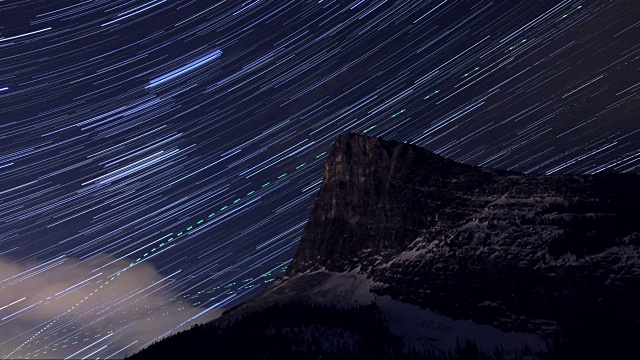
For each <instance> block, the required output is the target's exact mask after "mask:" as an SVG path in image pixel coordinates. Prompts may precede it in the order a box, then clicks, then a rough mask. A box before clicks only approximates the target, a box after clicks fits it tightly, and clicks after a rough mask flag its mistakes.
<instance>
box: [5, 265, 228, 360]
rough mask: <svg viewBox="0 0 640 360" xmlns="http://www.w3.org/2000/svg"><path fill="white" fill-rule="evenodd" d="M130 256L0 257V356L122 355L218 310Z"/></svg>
mask: <svg viewBox="0 0 640 360" xmlns="http://www.w3.org/2000/svg"><path fill="white" fill-rule="evenodd" d="M131 263H132V261H131V259H122V260H117V261H116V260H115V258H113V257H112V256H110V255H105V254H102V255H99V256H96V257H93V258H91V259H87V260H83V261H80V260H78V259H75V258H59V259H54V260H53V261H49V262H47V263H15V262H12V261H11V260H10V259H8V258H6V257H1V256H0V334H1V335H0V357H2V358H5V357H8V358H18V357H23V358H24V357H29V358H66V357H73V358H83V357H91V358H97V357H100V358H104V357H111V358H122V357H124V356H125V354H127V353H128V354H129V355H130V354H132V353H134V352H136V351H138V350H139V349H140V348H141V347H142V346H144V345H146V344H148V343H149V342H151V341H153V340H155V339H157V338H158V337H162V336H164V335H166V333H167V331H170V330H171V329H173V331H178V330H182V329H186V328H189V327H190V326H191V325H193V324H195V323H201V322H205V321H209V320H211V319H213V318H215V317H216V316H217V315H218V313H219V311H216V312H204V313H203V311H204V310H205V309H204V308H196V307H193V306H192V305H190V304H189V303H187V302H184V301H181V299H180V298H178V297H177V294H176V293H175V292H173V291H172V290H171V283H172V282H173V279H172V277H171V276H167V275H162V274H160V273H158V272H157V271H156V269H155V268H154V266H153V265H152V264H150V263H147V262H143V263H138V264H136V265H135V266H133V267H129V265H130V264H131ZM123 269H126V270H125V271H122V270H123ZM118 273H119V275H117V274H118ZM176 275H177V276H179V274H176ZM176 275H174V276H176ZM199 314H200V315H199ZM194 317H195V319H192V318H194ZM190 319H191V320H190ZM181 324H182V325H181Z"/></svg>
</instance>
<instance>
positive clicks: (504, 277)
mask: <svg viewBox="0 0 640 360" xmlns="http://www.w3.org/2000/svg"><path fill="white" fill-rule="evenodd" d="M639 219H640V176H637V175H626V174H597V175H592V176H542V175H523V174H519V173H513V172H506V171H498V170H491V169H482V168H478V167H473V166H470V165H464V164H459V163H456V162H454V161H451V160H448V159H444V158H442V157H440V156H438V155H435V154H433V153H431V152H429V151H427V150H425V149H422V148H419V147H416V146H413V145H409V144H404V143H398V142H393V141H384V140H381V139H377V138H372V137H365V136H361V135H356V134H347V135H342V136H340V137H339V138H338V139H337V141H336V143H335V145H334V147H333V149H332V150H331V152H330V155H329V157H328V159H327V163H326V167H325V172H324V181H323V184H322V187H321V189H320V192H319V194H318V197H317V198H316V200H315V203H314V205H313V209H312V212H311V215H310V218H309V222H308V224H307V226H306V228H305V230H304V233H303V236H302V239H301V242H300V246H299V248H298V251H297V253H296V255H295V257H294V260H293V262H292V264H291V266H290V267H289V269H288V275H290V276H291V275H295V274H300V273H302V272H305V271H308V270H317V269H320V268H323V269H326V270H328V271H331V272H345V271H349V270H353V269H355V268H358V271H359V272H360V274H363V275H364V276H366V277H367V278H369V279H371V280H372V281H374V282H375V283H376V286H374V287H373V288H372V291H373V292H374V293H375V294H377V295H389V296H391V297H392V298H394V299H397V300H400V301H403V302H406V303H410V304H415V305H419V306H422V307H427V308H430V309H432V310H435V311H438V312H440V313H443V314H445V315H448V316H451V317H453V318H467V319H472V320H474V321H476V322H479V323H486V324H491V325H493V326H495V327H498V328H501V329H503V330H521V331H528V332H535V333H538V334H546V335H549V333H552V332H554V331H556V330H557V329H558V326H557V325H561V326H569V325H570V324H578V323H582V322H584V321H586V319H591V320H593V319H607V321H609V320H620V321H631V322H635V321H638V320H640V311H639V307H638V306H637V304H638V303H640V291H635V293H633V290H632V289H636V290H638V289H640V246H639V245H640V222H638V220H639Z"/></svg>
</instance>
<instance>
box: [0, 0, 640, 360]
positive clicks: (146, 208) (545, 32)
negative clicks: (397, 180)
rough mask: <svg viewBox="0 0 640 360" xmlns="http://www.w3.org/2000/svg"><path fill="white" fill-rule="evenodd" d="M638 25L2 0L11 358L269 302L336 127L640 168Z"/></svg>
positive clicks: (0, 139) (512, 6)
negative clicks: (250, 301)
mask: <svg viewBox="0 0 640 360" xmlns="http://www.w3.org/2000/svg"><path fill="white" fill-rule="evenodd" d="M639 39H640V4H639V3H638V2H637V1H636V0H620V1H616V0H607V1H589V0H564V1H543V0H536V1H513V0H509V1H499V0H495V1H480V0H469V1H466V0H435V1H390V0H374V1H365V0H355V1H351V2H347V1H326V0H324V1H323V0H320V1H299V0H296V1H266V0H263V1H260V0H250V1H196V0H191V1H186V0H184V1H182V0H176V1H167V0H150V1H144V0H95V1H91V0H87V1H51V0H15V1H13V0H12V1H2V2H0V254H1V255H0V334H2V335H0V355H1V356H3V357H5V356H8V357H11V358H13V357H32V358H33V357H42V358H51V357H63V358H64V357H67V356H71V357H74V358H75V357H91V358H95V357H123V356H124V355H125V354H126V353H128V354H131V353H133V352H135V351H137V350H138V349H140V348H141V347H144V346H145V345H147V344H148V343H149V342H150V341H153V340H154V339H156V338H157V337H161V336H164V335H166V334H167V333H168V332H170V331H173V330H176V329H179V328H188V327H190V326H191V325H193V324H195V323H197V322H203V321H207V320H209V319H211V318H212V317H213V316H215V315H216V314H217V313H219V312H220V311H221V310H220V309H223V308H228V307H230V306H232V305H233V304H235V303H237V302H238V301H239V300H243V299H246V298H247V297H248V296H251V295H252V294H255V293H256V292H257V291H259V289H260V288H261V287H264V286H265V285H267V284H268V283H269V282H270V281H273V279H274V278H275V277H276V276H278V275H279V274H281V273H282V272H283V271H284V269H285V267H286V266H287V264H288V262H289V261H290V259H291V257H292V255H293V252H294V251H295V247H296V244H297V242H298V240H299V238H300V234H301V231H302V228H303V226H304V224H305V221H306V219H307V216H308V212H309V209H310V206H311V204H312V201H313V198H314V196H315V194H316V193H317V190H318V189H319V186H320V182H321V180H322V169H323V166H324V161H325V157H326V152H327V151H328V150H329V148H330V146H331V144H332V142H333V140H334V139H335V138H336V137H337V135H339V134H341V133H344V132H348V131H353V132H358V133H365V134H370V135H374V136H381V137H384V138H386V139H394V140H399V141H404V142H409V143H413V144H416V145H420V146H423V147H425V148H427V149H429V150H432V151H434V152H436V153H438V154H441V155H443V156H446V157H449V158H452V159H454V160H457V161H461V162H466V163H470V164H474V165H482V166H487V167H497V168H503V169H511V170H517V171H522V172H526V173H543V174H562V173H597V172H600V171H615V172H630V173H638V172H640V121H639V120H640V117H639V116H638V113H640V101H639V98H640V72H639V70H640V65H639V64H640V61H639V57H640V41H639ZM247 341H248V342H249V343H250V340H249V339H248V340H247ZM212 353H215V349H212Z"/></svg>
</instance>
